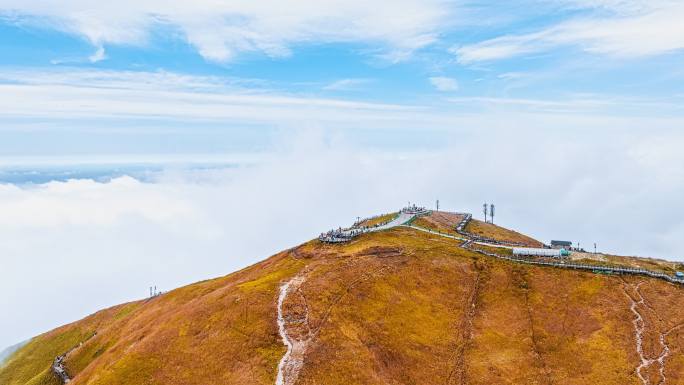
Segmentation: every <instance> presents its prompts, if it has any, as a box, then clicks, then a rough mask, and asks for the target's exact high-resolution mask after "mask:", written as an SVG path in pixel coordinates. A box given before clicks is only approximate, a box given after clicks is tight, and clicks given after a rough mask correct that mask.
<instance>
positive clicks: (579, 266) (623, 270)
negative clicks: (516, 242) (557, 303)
mask: <svg viewBox="0 0 684 385" xmlns="http://www.w3.org/2000/svg"><path fill="white" fill-rule="evenodd" d="M404 226H405V227H410V228H412V229H415V230H418V231H423V232H426V233H431V234H435V235H439V236H442V237H445V238H451V239H455V240H459V241H464V242H465V243H463V244H462V245H461V246H462V247H464V248H467V249H468V250H471V251H474V252H477V253H480V254H484V255H487V256H490V257H494V258H499V259H505V260H507V261H511V262H517V263H524V264H528V265H539V266H552V267H559V268H563V269H574V270H589V271H592V272H603V273H612V274H632V275H643V276H647V277H652V278H659V279H663V280H665V281H668V282H671V283H679V284H684V278H677V277H673V276H671V275H668V274H665V273H661V272H658V271H653V270H648V269H635V268H631V267H612V266H598V265H589V264H584V263H571V262H569V263H566V262H548V261H534V260H531V259H524V258H516V257H510V256H507V255H501V254H496V253H491V252H488V251H484V250H478V249H473V248H470V245H471V244H477V245H482V246H487V247H495V248H503V249H512V248H513V247H511V246H506V245H500V244H488V243H486V242H473V241H472V240H470V239H465V238H461V237H457V236H455V235H450V234H445V233H441V232H438V231H433V230H429V229H425V228H422V227H418V226H414V225H404Z"/></svg>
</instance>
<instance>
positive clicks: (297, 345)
mask: <svg viewBox="0 0 684 385" xmlns="http://www.w3.org/2000/svg"><path fill="white" fill-rule="evenodd" d="M429 212H430V211H427V210H423V211H421V212H405V211H403V210H402V211H401V212H400V213H399V214H398V215H397V216H396V217H395V218H393V219H392V220H390V221H389V222H387V223H385V224H382V225H379V226H374V227H352V228H349V229H341V230H339V231H337V232H335V233H334V234H332V235H330V233H329V234H328V235H326V236H324V235H321V237H320V238H319V239H320V240H321V241H323V242H327V243H342V242H348V241H350V240H351V239H353V238H354V237H355V236H357V235H360V234H364V233H370V232H375V231H382V230H388V229H391V228H394V227H399V226H402V227H407V228H411V229H414V230H417V231H421V232H425V233H429V234H434V235H438V236H440V237H444V238H449V239H453V240H457V241H460V242H462V243H461V244H460V247H462V248H464V249H467V250H469V251H473V252H477V253H480V254H483V255H487V256H490V257H494V258H498V259H503V260H507V261H511V262H515V263H522V264H528V265H538V266H549V267H557V268H563V269H574V270H585V271H591V272H594V273H610V274H631V275H640V276H647V277H652V278H658V279H662V280H665V281H668V282H670V283H675V284H684V279H680V278H677V277H674V276H670V275H667V274H665V273H661V272H657V271H652V270H647V269H635V268H628V267H609V266H597V265H590V264H580V263H566V262H565V261H559V262H555V261H539V260H532V259H526V258H521V257H515V256H508V255H502V254H497V253H494V252H490V251H485V250H480V249H477V248H473V247H472V246H473V245H481V246H486V247H490V248H494V249H497V248H498V249H508V250H511V249H513V248H514V247H515V246H520V245H518V244H514V243H506V242H499V241H496V240H493V239H489V238H485V237H479V236H475V235H473V234H470V233H467V232H465V226H466V225H467V224H468V222H469V221H470V219H471V218H472V215H471V214H463V215H464V218H463V220H462V221H461V222H460V223H459V224H458V225H457V226H456V232H457V233H458V234H459V235H461V236H457V235H453V234H447V233H443V232H440V231H435V230H430V229H427V228H423V227H419V226H415V225H412V224H411V222H412V220H413V219H414V218H416V217H418V216H421V215H425V214H428V213H429ZM303 282H304V277H303V275H302V274H300V275H297V276H295V277H294V278H292V279H291V280H289V281H287V282H285V283H284V284H282V285H281V286H280V293H279V296H278V303H277V308H278V311H277V312H278V320H277V321H278V331H279V333H280V336H281V338H282V340H283V344H284V345H285V346H286V347H287V351H286V353H285V355H284V356H283V357H282V359H281V360H280V363H279V364H278V374H277V376H276V385H294V384H295V382H296V381H297V377H298V376H299V371H300V369H301V368H302V366H303V364H304V356H305V354H306V349H307V347H308V344H309V342H310V341H311V339H312V336H313V335H314V334H312V333H311V331H310V330H309V329H308V309H307V311H306V312H305V314H304V316H303V317H299V318H297V317H288V316H286V315H285V314H284V313H285V312H284V309H283V307H284V303H285V301H286V300H287V297H288V295H289V294H290V293H292V292H294V291H298V290H299V287H300V286H301V285H302V283H303ZM642 283H643V282H642ZM642 283H639V284H638V285H636V287H634V292H635V293H636V296H637V297H638V300H635V299H634V298H633V297H632V296H631V295H629V294H628V292H627V289H624V288H623V289H624V292H625V295H626V296H627V297H628V298H629V299H630V301H631V305H630V311H631V312H632V313H633V314H634V319H633V321H632V323H633V325H634V331H635V341H636V350H637V354H638V355H639V359H640V363H639V365H638V366H637V368H636V374H637V376H638V378H639V379H640V380H641V382H642V384H643V385H650V382H649V379H648V378H646V377H644V375H643V374H642V370H644V369H647V368H649V367H651V366H652V365H653V364H655V363H658V366H659V375H660V381H659V382H658V383H657V384H658V385H664V384H665V383H666V381H667V378H666V376H665V360H666V359H667V357H668V356H669V355H670V347H669V346H668V344H667V341H666V337H667V336H668V335H669V334H670V333H671V332H673V331H675V330H677V329H679V328H681V327H684V324H682V325H678V326H675V327H673V328H671V329H670V330H668V331H666V332H665V333H662V332H660V333H659V334H660V336H659V342H660V345H661V346H662V350H661V353H660V355H659V356H658V357H657V358H648V357H647V356H646V355H645V353H644V351H643V335H644V331H645V329H646V324H645V321H644V318H643V317H642V315H641V313H639V310H638V307H639V305H643V306H644V307H646V303H645V300H644V297H643V296H642V295H641V292H640V291H639V287H640V286H641V284H642ZM302 324H306V329H307V333H302V332H301V330H300V332H299V333H291V331H290V329H293V328H294V329H296V328H297V327H300V328H301V325H302ZM302 334H304V336H302Z"/></svg>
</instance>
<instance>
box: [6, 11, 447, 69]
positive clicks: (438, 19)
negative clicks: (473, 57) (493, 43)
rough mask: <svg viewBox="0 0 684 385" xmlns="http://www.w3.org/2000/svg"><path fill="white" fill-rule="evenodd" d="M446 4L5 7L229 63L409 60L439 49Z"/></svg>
mask: <svg viewBox="0 0 684 385" xmlns="http://www.w3.org/2000/svg"><path fill="white" fill-rule="evenodd" d="M450 13H451V4H450V2H448V1H444V0H392V1H389V0H382V1H375V2H372V3H371V2H367V1H363V0H346V1H324V2H321V1H312V0H294V1H288V2H287V4H286V5H284V4H283V3H282V2H279V1H277V0H265V1H256V2H255V1H247V0H237V1H233V0H222V1H212V0H198V1H193V2H192V3H190V2H175V3H173V4H172V5H171V4H169V3H168V2H165V1H161V0H137V1H133V0H123V1H118V2H113V3H112V2H110V3H108V2H98V3H96V4H94V3H92V2H90V1H86V0H73V1H67V2H64V1H57V0H47V1H40V2H26V1H19V0H5V1H3V2H2V3H0V16H1V15H3V14H4V15H5V16H6V17H8V18H11V20H13V22H15V23H24V24H32V25H41V26H43V27H47V28H53V29H58V30H62V31H65V32H68V33H72V34H76V35H80V36H83V37H85V38H86V39H88V40H89V41H90V42H91V43H92V44H93V45H95V46H96V47H98V48H99V47H102V46H103V45H105V44H134V45H142V44H145V43H146V42H147V41H148V39H149V37H150V34H151V32H152V31H153V30H154V29H155V28H158V27H166V28H172V29H174V30H177V31H179V32H180V33H179V34H180V35H181V36H183V37H184V38H185V39H186V40H187V41H188V42H189V43H190V44H191V45H193V46H194V47H195V48H196V49H197V51H198V52H199V53H200V54H201V55H202V56H203V57H205V58H206V59H208V60H212V61H217V62H225V61H229V60H231V59H233V58H234V57H235V56H236V55H238V54H240V53H242V52H250V51H251V52H261V53H264V54H266V55H269V56H274V57H278V56H287V55H289V54H290V49H291V46H292V45H294V44H302V43H309V42H323V43H326V42H360V43H368V44H371V45H373V46H375V47H378V48H380V49H381V50H382V54H383V55H386V56H391V57H394V58H401V57H402V56H404V55H406V54H407V53H410V52H412V51H414V50H416V49H419V48H421V47H424V46H425V45H428V44H430V43H432V42H433V41H435V39H436V38H437V35H438V33H439V29H440V27H441V26H442V25H443V24H444V23H445V22H446V21H447V20H449V15H450Z"/></svg>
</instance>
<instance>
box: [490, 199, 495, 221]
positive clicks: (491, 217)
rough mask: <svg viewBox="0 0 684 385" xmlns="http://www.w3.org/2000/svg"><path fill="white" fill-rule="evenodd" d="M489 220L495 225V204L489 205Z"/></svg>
mask: <svg viewBox="0 0 684 385" xmlns="http://www.w3.org/2000/svg"><path fill="white" fill-rule="evenodd" d="M489 218H490V220H491V221H492V224H493V223H494V203H492V204H490V205H489Z"/></svg>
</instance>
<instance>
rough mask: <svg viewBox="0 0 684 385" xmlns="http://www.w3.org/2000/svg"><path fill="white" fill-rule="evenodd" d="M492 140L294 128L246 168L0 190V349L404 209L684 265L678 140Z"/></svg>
mask: <svg viewBox="0 0 684 385" xmlns="http://www.w3.org/2000/svg"><path fill="white" fill-rule="evenodd" d="M497 135H498V138H497V139H496V140H495V141H493V140H491V138H486V137H483V136H477V135H474V136H469V135H463V136H462V137H461V138H460V139H458V140H455V141H452V142H450V143H449V144H448V145H446V146H436V147H435V148H436V149H435V150H415V151H406V152H401V151H382V150H376V151H374V150H368V149H361V148H360V147H358V146H356V145H349V144H348V143H347V142H345V141H344V140H327V139H324V138H322V137H321V136H320V135H317V134H316V133H315V132H313V133H311V132H305V133H303V134H300V135H296V138H295V139H292V140H291V141H289V142H288V143H285V144H283V145H282V146H280V149H279V150H277V151H273V152H271V153H269V154H267V155H264V156H263V157H261V158H260V160H259V161H258V162H252V163H249V164H243V165H240V164H238V165H231V166H230V167H213V168H201V169H196V168H185V169H179V168H169V169H165V168H163V167H162V168H159V167H155V168H154V172H153V173H152V174H145V175H146V176H145V178H142V177H140V176H139V175H140V174H139V171H140V170H137V171H136V172H138V173H137V174H136V173H134V172H132V173H131V174H132V175H133V176H130V175H126V173H125V172H123V173H122V172H121V169H117V170H118V171H117V173H113V174H112V176H111V177H110V178H103V177H101V175H100V177H87V178H86V177H84V178H80V179H68V178H66V179H64V178H63V179H58V180H53V181H50V182H45V181H44V180H42V179H40V178H39V177H37V178H38V181H39V183H28V182H27V181H23V183H7V182H4V183H0V260H1V261H2V269H1V274H2V279H0V291H2V292H3V293H5V295H3V296H0V308H2V309H3V313H4V314H5V316H3V317H1V318H0V346H9V345H11V344H13V343H16V342H18V341H22V340H25V339H27V338H30V337H31V336H33V335H35V334H37V333H40V332H43V331H47V330H50V329H52V328H54V327H56V326H58V325H61V324H64V323H67V322H70V321H73V320H76V319H79V318H81V317H83V316H85V315H87V314H90V313H92V312H94V311H96V310H99V309H101V308H103V307H107V306H111V305H114V304H118V303H121V302H125V301H130V300H135V299H140V298H144V297H145V296H146V295H147V294H148V291H149V286H151V285H156V286H157V287H158V288H159V289H160V290H170V289H173V288H175V287H178V286H181V285H184V284H189V283H192V282H195V281H198V280H201V279H206V278H211V277H216V276H221V275H225V274H228V273H230V272H232V271H235V270H237V269H239V268H242V267H244V266H247V265H250V264H252V263H255V262H257V261H259V260H261V259H264V258H266V257H268V256H269V255H272V254H274V253H276V252H278V251H280V250H283V249H285V248H288V247H292V246H295V245H297V244H299V243H302V242H304V241H307V240H309V239H311V238H313V237H315V236H316V235H317V234H318V233H320V232H322V231H324V230H327V229H330V228H332V227H337V226H340V225H349V224H351V223H352V222H353V221H354V220H355V219H356V217H357V216H369V215H373V214H377V213H383V212H390V211H393V210H397V209H399V208H400V207H402V205H405V204H406V203H407V202H408V201H411V202H417V203H419V204H424V205H427V206H429V207H433V206H434V202H435V200H436V199H439V200H440V202H441V207H442V208H443V209H444V210H452V211H469V212H473V213H474V214H475V216H476V217H480V216H481V214H480V209H481V204H482V203H483V202H484V201H488V202H494V203H496V204H497V217H496V221H497V223H499V224H501V225H504V226H507V227H510V228H514V229H516V230H519V231H521V232H523V233H526V234H529V235H532V236H534V237H536V238H538V239H540V240H543V241H547V242H548V241H549V240H550V239H558V238H560V239H567V240H572V241H575V242H577V241H580V242H581V243H582V245H583V246H586V247H589V246H590V244H591V243H593V242H597V243H598V245H599V250H601V251H606V252H613V253H619V254H626V255H633V254H638V255H645V256H657V257H666V258H669V259H679V260H684V248H683V247H682V245H681V239H684V220H683V219H682V218H681V216H679V215H678V212H681V208H682V204H681V196H682V192H683V191H684V174H683V171H682V168H681V164H684V155H682V153H681V152H680V151H679V146H678V145H677V143H682V142H683V141H682V134H679V133H677V132H663V133H661V134H660V135H649V136H644V135H633V134H631V133H620V132H607V133H604V134H603V135H604V136H600V137H597V136H596V135H595V134H594V133H592V132H588V131H586V132H583V131H575V132H573V133H572V134H570V133H568V134H562V133H561V134H559V133H554V134H553V135H550V134H549V135H546V134H544V133H539V132H537V134H536V135H526V134H524V133H522V134H521V132H508V133H507V132H506V131H498V134H497ZM532 138H533V139H532ZM597 138H598V139H597ZM595 139H596V140H595ZM69 167H70V168H72V169H73V168H78V166H75V165H71V166H69ZM136 175H137V176H136ZM7 294H8V295H7Z"/></svg>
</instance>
